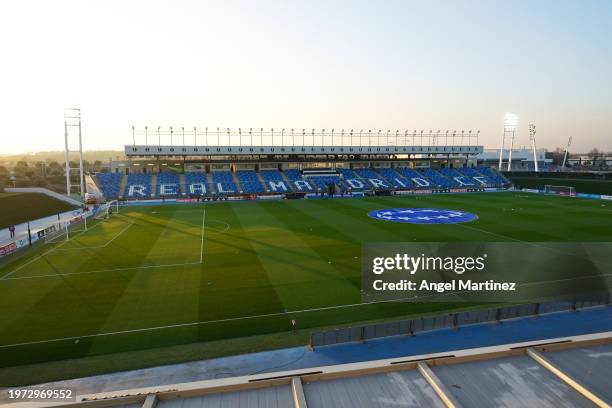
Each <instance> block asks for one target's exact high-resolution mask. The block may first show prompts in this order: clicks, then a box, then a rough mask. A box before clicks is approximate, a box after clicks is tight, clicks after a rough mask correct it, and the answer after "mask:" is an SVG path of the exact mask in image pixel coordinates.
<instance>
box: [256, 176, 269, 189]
mask: <svg viewBox="0 0 612 408" xmlns="http://www.w3.org/2000/svg"><path fill="white" fill-rule="evenodd" d="M255 174H257V179H258V180H259V182H260V183H261V185H262V186H263V188H264V190H265V191H267V192H268V193H269V192H270V189H269V188H268V186H267V185H266V181H265V180H264V179H263V177H262V176H261V174H260V173H255Z"/></svg>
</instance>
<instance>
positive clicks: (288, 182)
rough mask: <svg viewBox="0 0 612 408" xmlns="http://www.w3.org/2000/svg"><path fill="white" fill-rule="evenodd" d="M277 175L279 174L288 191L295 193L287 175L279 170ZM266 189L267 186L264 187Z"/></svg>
mask: <svg viewBox="0 0 612 408" xmlns="http://www.w3.org/2000/svg"><path fill="white" fill-rule="evenodd" d="M279 173H280V174H281V177H282V179H283V181H284V182H285V184H286V185H287V188H288V189H289V190H290V191H295V186H294V185H293V183H292V182H291V181H290V180H289V178H288V177H287V175H285V172H284V171H281V170H279ZM266 188H267V186H266Z"/></svg>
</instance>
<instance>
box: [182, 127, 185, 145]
mask: <svg viewBox="0 0 612 408" xmlns="http://www.w3.org/2000/svg"><path fill="white" fill-rule="evenodd" d="M181 132H182V133H183V147H185V126H181Z"/></svg>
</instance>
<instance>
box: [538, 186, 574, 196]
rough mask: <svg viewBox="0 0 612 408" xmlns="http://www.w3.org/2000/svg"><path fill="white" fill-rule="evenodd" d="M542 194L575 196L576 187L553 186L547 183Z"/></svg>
mask: <svg viewBox="0 0 612 408" xmlns="http://www.w3.org/2000/svg"><path fill="white" fill-rule="evenodd" d="M544 194H552V195H561V196H568V197H575V196H576V188H574V187H572V186H554V185H550V184H547V185H545V186H544Z"/></svg>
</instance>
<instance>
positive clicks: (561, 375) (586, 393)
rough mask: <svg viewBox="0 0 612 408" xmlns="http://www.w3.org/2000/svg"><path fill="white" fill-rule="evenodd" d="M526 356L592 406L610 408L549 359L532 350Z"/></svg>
mask: <svg viewBox="0 0 612 408" xmlns="http://www.w3.org/2000/svg"><path fill="white" fill-rule="evenodd" d="M527 355H528V356H529V357H531V358H533V359H534V360H535V361H537V362H538V363H539V364H540V365H542V366H543V367H544V368H546V369H547V370H548V371H550V372H551V373H553V374H554V375H556V376H557V377H559V378H560V379H561V380H563V381H564V382H565V383H567V385H569V386H570V387H572V388H573V389H574V390H575V391H577V392H579V393H580V394H582V395H583V396H584V397H585V398H588V399H589V400H590V401H591V402H592V403H593V404H595V405H597V406H598V407H608V408H609V407H610V404H608V403H606V402H605V401H604V400H602V399H601V398H599V397H598V396H597V395H595V394H594V393H593V392H592V391H589V390H588V389H587V388H586V387H585V386H583V385H582V384H580V383H579V382H578V381H576V380H574V379H573V378H572V377H570V376H569V375H567V374H565V373H564V372H563V371H562V370H561V369H559V368H558V367H557V366H555V365H554V364H553V363H552V362H551V361H550V360H549V359H547V358H546V357H544V356H543V355H542V354H540V353H539V352H537V351H536V350H535V349H533V348H531V347H530V348H528V349H527Z"/></svg>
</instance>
